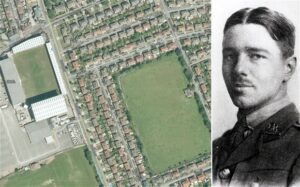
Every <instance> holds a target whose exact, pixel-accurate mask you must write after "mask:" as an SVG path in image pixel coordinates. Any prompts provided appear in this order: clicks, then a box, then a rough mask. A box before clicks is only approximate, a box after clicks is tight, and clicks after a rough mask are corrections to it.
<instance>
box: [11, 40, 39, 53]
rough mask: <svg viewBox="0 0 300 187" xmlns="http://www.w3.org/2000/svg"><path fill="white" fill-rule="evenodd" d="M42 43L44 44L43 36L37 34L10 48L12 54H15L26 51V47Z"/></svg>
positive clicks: (29, 47)
mask: <svg viewBox="0 0 300 187" xmlns="http://www.w3.org/2000/svg"><path fill="white" fill-rule="evenodd" d="M44 44H45V40H44V38H43V37H42V36H38V37H35V38H31V39H28V40H26V41H24V42H22V43H20V44H18V45H16V46H15V47H13V48H12V52H13V53H14V54H16V53H19V52H22V51H26V50H28V49H31V48H34V47H38V46H40V45H44Z"/></svg>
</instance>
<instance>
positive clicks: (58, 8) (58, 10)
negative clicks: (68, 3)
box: [54, 3, 66, 15]
mask: <svg viewBox="0 0 300 187" xmlns="http://www.w3.org/2000/svg"><path fill="white" fill-rule="evenodd" d="M54 11H55V14H56V15H58V14H62V13H64V12H66V7H65V4H64V3H61V4H59V5H57V6H55V7H54Z"/></svg>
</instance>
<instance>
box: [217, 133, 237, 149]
mask: <svg viewBox="0 0 300 187" xmlns="http://www.w3.org/2000/svg"><path fill="white" fill-rule="evenodd" d="M232 133H233V129H230V130H228V131H226V132H225V133H224V134H223V135H222V136H221V137H219V138H217V139H215V140H214V141H213V147H214V148H216V147H217V146H220V145H222V144H225V143H227V142H228V141H229V139H230V137H231V135H232Z"/></svg>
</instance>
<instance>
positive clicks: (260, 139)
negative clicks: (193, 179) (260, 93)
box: [223, 103, 299, 167]
mask: <svg viewBox="0 0 300 187" xmlns="http://www.w3.org/2000/svg"><path fill="white" fill-rule="evenodd" d="M298 120H299V113H298V111H297V109H296V106H295V105H294V104H292V103H291V104H289V105H287V106H285V107H283V108H282V109H280V110H279V111H277V112H276V113H275V114H273V115H272V116H271V117H269V118H268V119H266V120H265V121H263V122H261V123H260V124H258V125H256V126H255V128H254V131H253V134H252V135H251V136H249V137H248V138H246V139H245V140H244V142H242V143H241V144H240V145H239V146H238V147H237V148H236V149H235V150H234V151H233V152H232V153H231V154H230V156H229V157H228V159H227V161H226V162H225V163H224V165H223V167H228V166H231V165H234V164H236V163H239V162H241V161H243V160H246V159H248V158H250V157H252V156H253V155H254V154H256V153H258V152H259V148H260V144H263V143H267V142H270V141H273V140H275V139H278V138H280V137H281V136H282V135H283V134H284V133H285V132H286V131H287V130H288V129H289V128H290V127H291V126H292V125H293V124H296V122H297V121H298ZM234 129H235V128H234ZM232 133H234V130H233V132H232Z"/></svg>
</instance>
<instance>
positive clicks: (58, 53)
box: [39, 0, 108, 186]
mask: <svg viewBox="0 0 300 187" xmlns="http://www.w3.org/2000/svg"><path fill="white" fill-rule="evenodd" d="M39 5H40V6H41V8H42V12H43V14H44V17H45V18H46V22H47V24H48V26H49V31H50V35H49V37H50V38H49V39H50V41H51V43H53V44H54V49H55V50H54V51H55V54H56V56H58V61H60V62H62V59H63V57H62V53H61V51H63V50H62V48H61V46H60V44H58V41H57V39H58V37H57V36H56V34H55V31H54V29H53V26H52V23H51V20H50V19H49V18H48V16H47V10H46V7H45V5H44V2H43V0H39ZM59 68H60V72H64V77H65V80H69V79H68V74H67V73H66V72H65V71H64V69H62V67H61V66H59ZM65 83H67V84H66V85H67V93H68V96H69V97H71V98H70V104H71V107H72V109H73V112H74V115H75V118H76V119H78V120H79V127H80V130H81V133H82V135H83V138H84V142H85V143H86V145H87V147H88V149H89V150H93V149H92V143H91V142H90V140H89V138H87V137H88V135H87V132H86V131H85V126H84V120H83V119H82V117H81V116H80V115H79V114H78V112H77V110H76V106H75V104H74V103H75V102H76V100H75V97H74V95H73V92H72V89H71V86H70V83H69V81H65ZM92 153H93V154H92V159H93V162H94V163H95V167H96V171H97V174H98V175H99V177H100V180H101V182H102V183H103V185H104V186H108V182H107V180H106V178H105V175H104V172H103V170H102V168H101V167H100V166H101V165H100V163H99V161H98V159H97V158H96V155H95V153H94V152H93V151H92Z"/></svg>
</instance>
